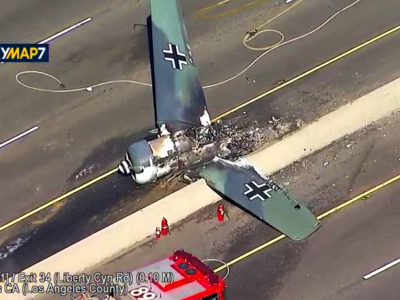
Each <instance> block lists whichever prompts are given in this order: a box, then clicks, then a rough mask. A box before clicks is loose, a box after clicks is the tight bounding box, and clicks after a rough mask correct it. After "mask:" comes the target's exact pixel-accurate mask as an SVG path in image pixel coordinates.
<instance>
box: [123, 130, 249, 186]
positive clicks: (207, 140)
mask: <svg viewBox="0 0 400 300" xmlns="http://www.w3.org/2000/svg"><path fill="white" fill-rule="evenodd" d="M252 138H256V134H255V129H254V127H246V128H242V130H239V129H238V128H237V127H232V126H227V125H224V124H222V123H218V124H217V125H210V126H205V127H199V128H193V129H190V130H186V131H181V132H177V133H175V134H165V135H160V134H158V135H152V136H149V137H147V138H146V139H145V140H141V141H139V142H137V143H134V144H132V145H131V146H130V147H129V148H128V151H127V153H126V157H125V160H124V161H123V162H121V164H120V167H119V169H120V171H121V172H122V173H124V174H126V175H127V174H130V175H131V176H132V179H133V180H134V181H135V182H137V183H139V184H146V183H150V182H154V181H156V180H157V179H160V178H163V177H165V176H167V175H171V174H174V173H177V172H181V171H185V170H190V169H195V168H197V167H199V166H201V165H202V164H205V163H207V162H209V161H210V160H212V159H213V158H214V157H215V156H218V157H221V158H226V157H228V156H229V155H232V154H234V152H235V147H232V144H233V143H238V141H239V142H240V141H241V140H243V139H252ZM124 164H125V165H126V167H125V170H126V171H124V168H123V167H122V166H123V165H124ZM128 169H129V170H128Z"/></svg>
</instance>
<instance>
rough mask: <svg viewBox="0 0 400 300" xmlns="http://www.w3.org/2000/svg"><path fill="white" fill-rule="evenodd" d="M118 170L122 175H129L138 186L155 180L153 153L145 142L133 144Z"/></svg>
mask: <svg viewBox="0 0 400 300" xmlns="http://www.w3.org/2000/svg"><path fill="white" fill-rule="evenodd" d="M118 170H119V172H120V173H121V174H123V175H131V177H132V179H133V180H134V181H135V182H136V183H138V184H146V183H150V182H154V181H156V180H157V166H155V164H154V156H153V151H152V149H151V147H150V145H149V143H148V142H147V141H146V140H141V141H139V142H136V143H133V144H132V145H130V146H129V148H128V151H127V152H126V155H125V159H124V160H122V161H121V163H120V164H119V166H118Z"/></svg>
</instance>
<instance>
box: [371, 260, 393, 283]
mask: <svg viewBox="0 0 400 300" xmlns="http://www.w3.org/2000/svg"><path fill="white" fill-rule="evenodd" d="M399 263H400V258H398V259H396V260H394V261H392V262H390V263H388V264H386V265H384V266H382V267H380V268H379V269H376V270H375V271H372V272H371V273H368V274H367V275H364V276H363V279H365V280H367V279H370V278H371V277H374V276H376V275H378V274H380V273H382V272H384V271H386V270H388V269H390V268H392V267H394V266H395V265H398V264H399Z"/></svg>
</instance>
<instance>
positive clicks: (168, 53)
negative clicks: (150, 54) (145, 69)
mask: <svg viewBox="0 0 400 300" xmlns="http://www.w3.org/2000/svg"><path fill="white" fill-rule="evenodd" d="M163 53H164V59H165V60H166V61H170V62H171V64H172V68H174V69H175V70H176V69H178V70H183V65H187V64H188V61H187V58H186V54H185V53H182V52H180V51H179V46H178V45H174V44H168V49H166V50H163Z"/></svg>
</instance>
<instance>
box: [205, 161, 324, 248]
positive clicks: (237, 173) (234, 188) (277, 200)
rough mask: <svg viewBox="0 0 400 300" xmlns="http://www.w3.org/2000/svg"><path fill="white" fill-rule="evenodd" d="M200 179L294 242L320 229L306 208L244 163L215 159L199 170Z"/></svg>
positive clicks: (315, 219) (318, 223)
mask: <svg viewBox="0 0 400 300" xmlns="http://www.w3.org/2000/svg"><path fill="white" fill-rule="evenodd" d="M200 176H201V177H203V178H204V179H205V180H206V181H207V184H208V185H209V186H211V187H212V188H214V189H215V190H217V191H219V192H220V193H222V194H224V195H225V196H227V197H229V198H230V199H231V200H232V201H233V202H235V203H237V204H238V205H239V206H241V207H242V208H244V209H246V210H247V211H249V212H250V213H252V214H253V215H255V216H257V217H259V218H260V219H262V220H263V221H264V222H266V223H268V224H269V225H271V226H272V227H274V228H275V229H277V230H279V231H280V232H282V233H283V234H285V235H286V236H288V237H289V238H291V239H292V240H296V241H300V240H303V239H305V238H307V237H308V236H310V235H311V234H312V233H314V232H315V231H316V230H317V229H318V228H319V227H320V222H319V221H318V220H317V218H316V217H315V216H314V215H313V214H312V213H311V211H310V210H309V209H308V208H307V207H306V206H304V205H303V204H301V203H300V202H298V201H297V200H296V199H294V198H293V197H292V196H291V195H289V194H288V193H287V192H285V191H284V190H282V189H281V188H279V187H278V186H277V185H276V184H275V183H274V182H273V181H272V180H269V179H268V178H266V177H264V176H262V175H260V174H259V173H258V172H257V171H256V170H255V169H254V167H252V166H251V165H250V164H248V163H247V162H246V161H245V160H240V161H237V162H235V163H233V162H230V161H227V160H223V159H219V158H215V159H214V160H213V161H212V162H211V163H209V164H207V165H206V166H205V167H204V168H203V169H202V170H201V171H200Z"/></svg>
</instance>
